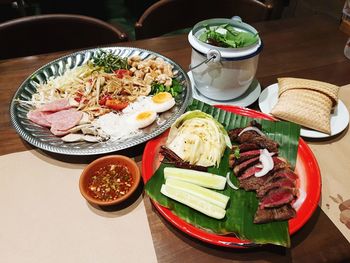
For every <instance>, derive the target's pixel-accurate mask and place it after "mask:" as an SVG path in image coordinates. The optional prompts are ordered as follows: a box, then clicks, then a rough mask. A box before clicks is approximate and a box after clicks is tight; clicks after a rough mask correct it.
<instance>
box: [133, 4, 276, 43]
mask: <svg viewBox="0 0 350 263" xmlns="http://www.w3.org/2000/svg"><path fill="white" fill-rule="evenodd" d="M271 11H272V5H271V4H264V3H262V2H260V1H258V0H215V1H211V0H160V1H158V2H156V3H155V4H153V5H152V6H150V7H149V8H148V9H146V10H145V12H144V13H143V14H142V16H141V17H140V18H139V19H138V21H137V22H136V24H135V36H136V39H142V38H150V37H156V36H160V35H163V34H165V33H169V32H172V31H175V30H179V29H182V28H188V27H193V26H194V25H195V24H196V23H198V22H199V21H201V20H204V19H209V18H231V17H233V16H240V17H241V18H242V20H243V21H244V22H247V23H252V22H257V21H263V20H268V19H270V14H271Z"/></svg>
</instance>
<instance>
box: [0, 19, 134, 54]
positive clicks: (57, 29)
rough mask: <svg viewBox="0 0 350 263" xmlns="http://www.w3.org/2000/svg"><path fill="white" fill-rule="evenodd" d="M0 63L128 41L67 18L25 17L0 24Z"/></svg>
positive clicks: (96, 24) (102, 26)
mask: <svg viewBox="0 0 350 263" xmlns="http://www.w3.org/2000/svg"><path fill="white" fill-rule="evenodd" d="M0 39H1V41H0V59H6V58H13V57H22V56H29V55H35V54H43V53H49V52H54V51H61V50H70V49H79V48H86V47H93V46H98V45H105V44H111V43H116V42H121V41H126V40H128V36H127V34H126V33H125V32H123V31H122V30H121V29H119V28H117V27H116V26H115V25H114V26H112V25H110V24H108V23H106V22H103V21H101V20H98V19H95V18H92V17H87V16H81V15H70V14H69V15H68V14H50V15H38V16H27V17H23V18H18V19H14V20H10V21H8V22H5V23H2V24H0Z"/></svg>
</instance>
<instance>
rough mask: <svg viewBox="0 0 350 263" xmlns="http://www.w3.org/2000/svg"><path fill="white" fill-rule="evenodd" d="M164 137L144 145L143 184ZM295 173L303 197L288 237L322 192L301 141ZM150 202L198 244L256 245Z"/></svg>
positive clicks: (157, 159) (241, 111) (247, 111)
mask: <svg viewBox="0 0 350 263" xmlns="http://www.w3.org/2000/svg"><path fill="white" fill-rule="evenodd" d="M215 107H217V108H220V109H223V110H226V111H229V112H232V113H235V114H239V115H243V116H247V117H251V118H258V119H266V120H272V121H273V120H275V119H274V118H273V117H271V116H270V115H267V114H264V113H262V112H258V111H254V110H251V109H247V108H242V107H237V106H224V105H216V106H215ZM167 135H168V132H165V133H163V134H162V135H160V136H158V137H157V138H155V139H153V140H151V141H149V142H148V143H147V144H146V147H145V150H144V154H143V158H142V177H143V180H144V182H145V183H146V182H147V181H148V180H149V179H150V178H151V177H152V175H153V173H154V172H155V171H156V169H157V168H158V167H159V164H160V157H161V156H160V154H159V149H160V146H161V145H164V144H165V141H166V139H167ZM295 172H296V173H297V174H298V176H299V179H300V189H303V190H304V191H305V193H306V197H305V200H304V202H303V203H302V205H301V206H300V207H299V209H298V210H297V215H296V217H295V218H293V219H291V220H289V233H290V234H291V235H292V234H294V233H295V232H296V231H298V230H299V229H300V228H301V227H302V226H303V225H304V224H305V223H306V222H307V221H308V220H309V218H310V217H311V215H312V214H313V212H314V211H315V209H316V207H317V205H318V201H319V199H320V193H321V176H320V169H319V167H318V164H317V161H316V158H315V156H314V155H313V153H312V151H311V149H310V148H309V146H308V145H307V144H306V143H305V141H304V140H303V139H301V138H300V140H299V147H298V156H297V162H296V168H295ZM152 203H153V205H154V206H155V207H156V209H157V210H158V211H159V213H160V214H161V215H162V216H164V217H165V219H166V220H168V221H169V222H170V223H171V224H173V225H174V226H175V227H177V228H178V229H180V230H181V231H183V232H184V233H187V234H188V235H190V236H192V237H195V238H197V239H199V240H201V241H204V242H207V243H210V244H214V245H219V246H224V247H234V248H246V247H251V246H256V244H254V243H252V242H251V241H249V240H241V239H239V238H237V237H234V236H221V235H216V234H213V233H208V232H206V231H203V230H201V229H199V228H196V227H195V226H193V225H191V224H189V223H187V222H185V221H184V220H182V219H181V218H179V217H177V216H176V215H174V214H173V213H172V212H171V210H169V209H168V208H165V207H163V206H161V205H159V204H157V203H156V202H153V201H152Z"/></svg>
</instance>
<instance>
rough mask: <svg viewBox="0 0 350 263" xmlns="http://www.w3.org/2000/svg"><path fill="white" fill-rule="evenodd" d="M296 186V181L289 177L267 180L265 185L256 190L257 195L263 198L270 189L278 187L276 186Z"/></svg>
mask: <svg viewBox="0 0 350 263" xmlns="http://www.w3.org/2000/svg"><path fill="white" fill-rule="evenodd" d="M272 177H274V176H272ZM294 187H295V182H293V181H291V180H289V179H288V178H280V179H279V180H277V181H270V182H266V183H265V185H263V186H262V187H260V188H259V189H258V190H257V191H256V195H257V197H258V198H261V197H264V196H265V195H266V194H267V193H268V192H269V191H271V190H273V189H276V188H290V189H292V188H294Z"/></svg>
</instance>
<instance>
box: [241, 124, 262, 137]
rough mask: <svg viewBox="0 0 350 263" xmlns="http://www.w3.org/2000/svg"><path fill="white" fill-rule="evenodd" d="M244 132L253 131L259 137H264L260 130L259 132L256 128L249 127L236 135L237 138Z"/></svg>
mask: <svg viewBox="0 0 350 263" xmlns="http://www.w3.org/2000/svg"><path fill="white" fill-rule="evenodd" d="M246 131H255V132H257V133H258V134H260V135H261V136H266V135H265V133H263V132H262V131H261V130H259V129H258V128H257V127H254V126H249V127H246V128H244V129H243V130H242V131H241V132H240V133H238V136H241V134H242V133H244V132H246Z"/></svg>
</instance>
